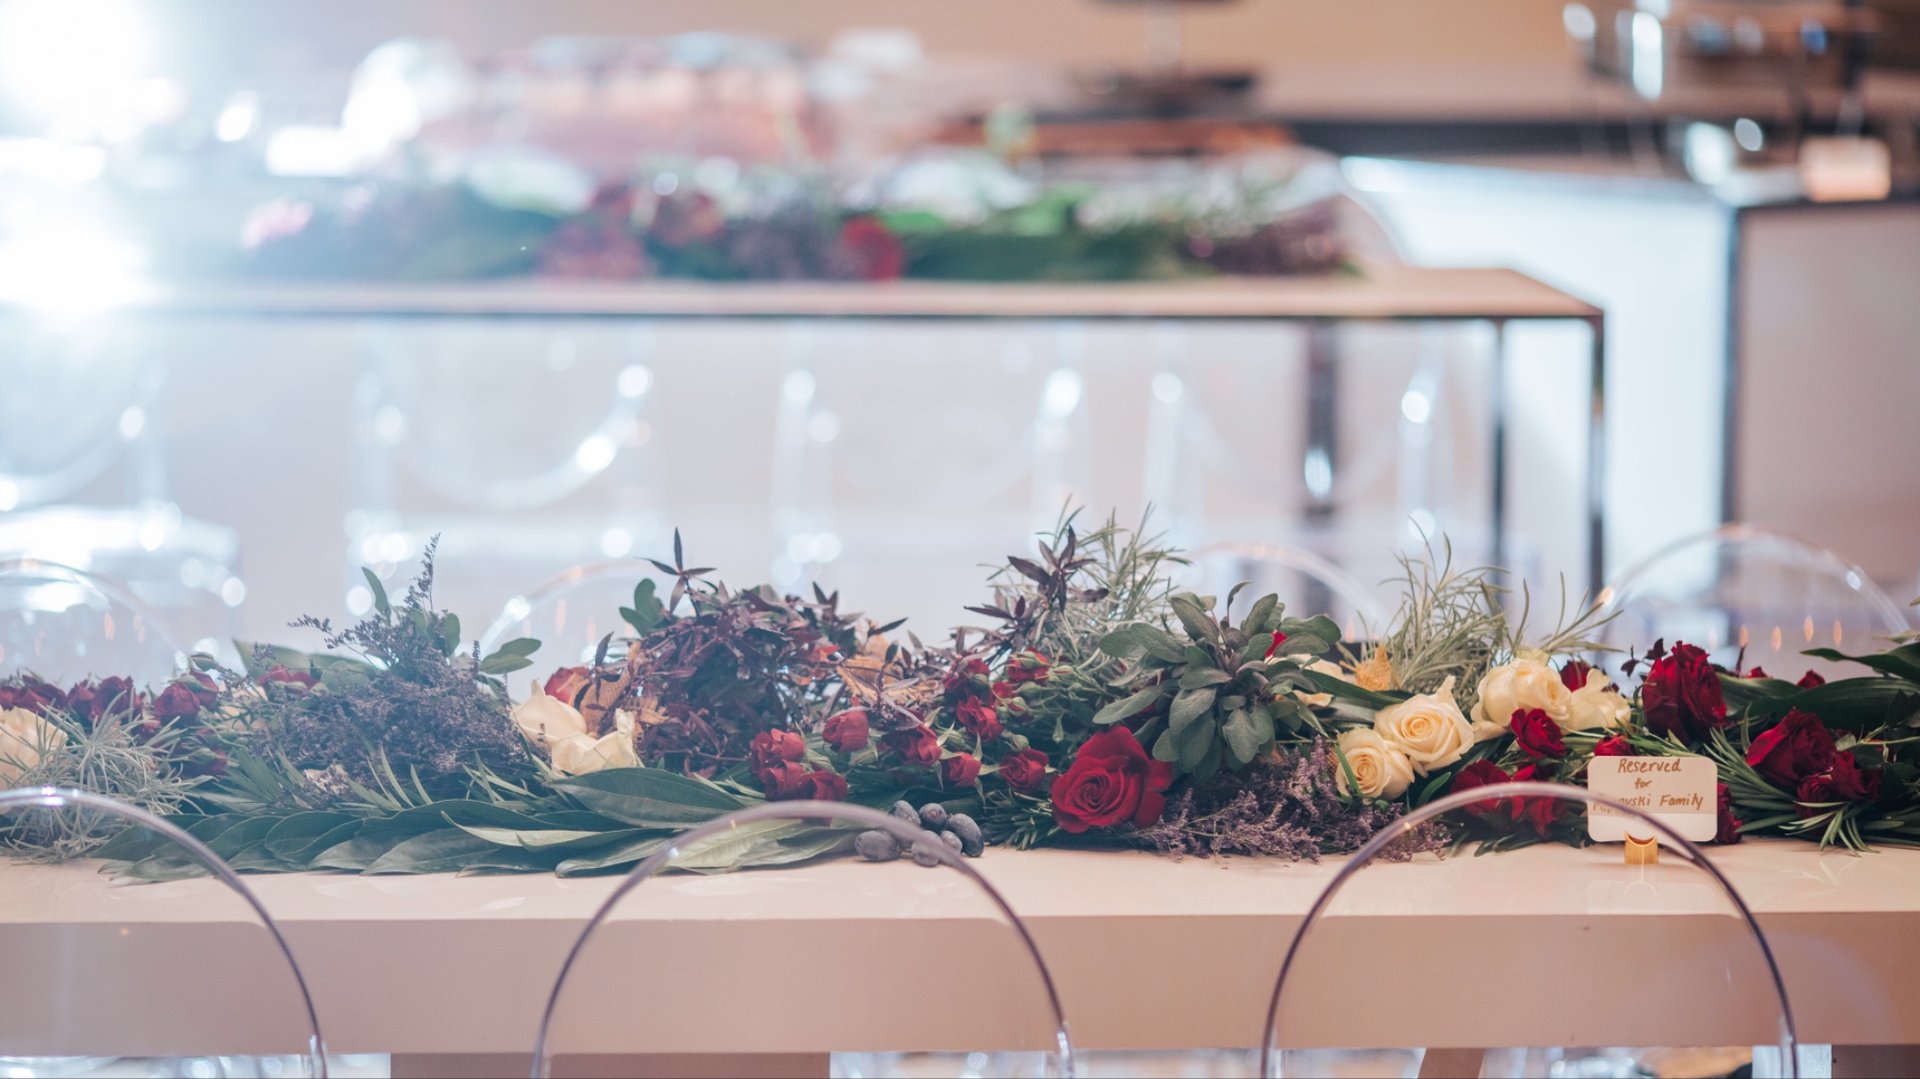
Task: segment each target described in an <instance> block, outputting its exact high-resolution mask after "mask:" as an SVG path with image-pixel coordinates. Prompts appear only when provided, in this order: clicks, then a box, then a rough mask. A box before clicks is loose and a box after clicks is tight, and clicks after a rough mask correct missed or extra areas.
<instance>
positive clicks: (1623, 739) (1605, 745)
mask: <svg viewBox="0 0 1920 1079" xmlns="http://www.w3.org/2000/svg"><path fill="white" fill-rule="evenodd" d="M1593 755H1594V756H1596V757H1633V756H1638V754H1636V753H1634V751H1633V743H1632V742H1629V741H1627V736H1626V735H1624V734H1615V735H1609V736H1608V737H1606V738H1602V739H1600V740H1599V741H1598V742H1595V743H1594V744H1593Z"/></svg>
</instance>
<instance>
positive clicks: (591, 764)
mask: <svg viewBox="0 0 1920 1079" xmlns="http://www.w3.org/2000/svg"><path fill="white" fill-rule="evenodd" d="M639 763H640V755H639V754H638V753H636V752H634V749H633V716H632V715H630V714H629V713H627V712H624V711H621V712H615V713H614V714H613V733H612V734H609V735H605V736H603V737H600V738H595V737H593V736H592V735H590V734H576V735H573V736H571V737H569V738H563V739H561V740H560V741H558V742H555V743H554V744H553V767H554V770H555V771H558V772H562V773H564V774H566V775H570V776H577V775H584V774H586V773H588V772H597V771H599V770H600V769H602V768H633V767H636V766H638V765H639Z"/></svg>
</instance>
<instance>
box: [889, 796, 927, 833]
mask: <svg viewBox="0 0 1920 1079" xmlns="http://www.w3.org/2000/svg"><path fill="white" fill-rule="evenodd" d="M887 812H888V814H890V815H892V816H895V817H899V818H900V821H901V823H903V824H911V825H913V826H914V827H915V828H918V827H920V814H918V813H915V812H914V811H913V805H912V804H911V803H908V802H904V801H902V802H895V803H893V808H891V809H889V810H887Z"/></svg>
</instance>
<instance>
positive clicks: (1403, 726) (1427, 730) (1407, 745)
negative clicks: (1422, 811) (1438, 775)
mask: <svg viewBox="0 0 1920 1079" xmlns="http://www.w3.org/2000/svg"><path fill="white" fill-rule="evenodd" d="M1373 729H1374V731H1375V732H1377V733H1378V734H1379V735H1380V737H1382V738H1385V739H1386V740H1387V741H1389V742H1391V743H1393V744H1394V745H1395V746H1396V747H1398V748H1399V749H1400V751H1401V752H1403V753H1405V754H1406V755H1407V759H1408V760H1409V761H1412V762H1413V769H1414V771H1416V772H1419V773H1420V774H1421V775H1426V774H1427V773H1428V772H1431V771H1432V770H1434V769H1435V768H1445V767H1446V766H1447V765H1449V764H1452V763H1453V762H1454V761H1457V760H1459V759H1460V757H1461V756H1462V755H1463V754H1465V753H1466V751H1467V748H1468V747H1469V746H1471V745H1473V727H1472V725H1470V724H1469V723H1468V722H1467V717H1466V716H1464V715H1461V714H1460V706H1459V705H1457V704H1455V703H1454V702H1453V679H1452V678H1451V677H1449V678H1448V679H1447V680H1446V681H1445V682H1444V683H1442V684H1441V686H1440V688H1439V689H1437V690H1435V691H1433V692H1432V693H1422V694H1419V695H1417V696H1413V697H1409V698H1407V699H1406V700H1404V701H1401V702H1400V703H1399V704H1396V705H1392V706H1391V707H1388V708H1382V709H1381V710H1380V712H1379V714H1377V715H1375V716H1374V717H1373Z"/></svg>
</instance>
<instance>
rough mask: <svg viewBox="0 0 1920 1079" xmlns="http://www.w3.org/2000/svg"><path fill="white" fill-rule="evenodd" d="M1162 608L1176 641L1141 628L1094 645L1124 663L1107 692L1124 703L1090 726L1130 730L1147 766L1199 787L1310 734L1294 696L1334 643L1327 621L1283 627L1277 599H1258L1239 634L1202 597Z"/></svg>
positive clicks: (1121, 630)
mask: <svg viewBox="0 0 1920 1079" xmlns="http://www.w3.org/2000/svg"><path fill="white" fill-rule="evenodd" d="M1235 591H1236V592H1237V591H1238V589H1236V590H1235ZM1232 603H1233V597H1232V596H1228V597H1227V607H1231V606H1232ZM1168 605H1169V608H1170V609H1171V611H1172V612H1173V615H1174V617H1175V619H1176V620H1177V621H1178V622H1179V625H1180V628H1181V631H1182V632H1183V633H1184V634H1185V639H1184V640H1183V639H1182V638H1181V637H1179V636H1176V635H1175V634H1174V633H1173V632H1171V631H1169V630H1166V629H1163V628H1161V627H1159V626H1154V625H1151V624H1148V623H1144V622H1135V623H1130V624H1128V625H1123V626H1120V627H1118V628H1117V629H1114V630H1113V631H1111V632H1110V633H1108V634H1107V635H1106V636H1105V638H1104V639H1102V641H1101V643H1100V648H1101V650H1102V651H1103V652H1105V653H1106V654H1108V655H1110V656H1113V657H1115V658H1116V659H1120V660H1124V661H1126V665H1125V667H1123V668H1122V670H1121V671H1120V673H1119V674H1118V675H1117V676H1116V677H1115V678H1114V679H1113V682H1112V685H1113V686H1114V688H1115V689H1116V690H1117V691H1119V692H1121V693H1123V694H1124V695H1123V696H1121V697H1120V698H1119V699H1117V700H1115V701H1114V702H1113V703H1111V704H1109V705H1107V706H1106V707H1105V708H1103V709H1101V710H1100V712H1099V713H1097V714H1096V715H1095V716H1094V719H1093V721H1094V723H1096V724H1100V725H1107V724H1113V723H1119V722H1134V723H1136V724H1137V730H1136V734H1137V735H1138V736H1139V737H1140V739H1141V741H1142V742H1143V743H1144V744H1150V745H1151V746H1152V751H1153V756H1154V758H1155V759H1157V760H1162V761H1167V762H1169V763H1172V764H1173V765H1174V766H1175V768H1176V770H1177V771H1178V772H1179V773H1181V774H1191V775H1193V776H1194V778H1195V780H1196V781H1197V782H1203V783H1204V782H1206V781H1207V780H1208V779H1210V778H1212V776H1213V775H1214V774H1215V773H1216V772H1218V771H1219V770H1220V769H1221V768H1223V767H1224V768H1226V769H1228V770H1230V771H1232V770H1238V769H1240V768H1242V767H1245V766H1246V765H1247V764H1248V763H1249V762H1251V761H1253V760H1254V759H1255V758H1256V757H1259V756H1260V755H1261V754H1263V753H1265V752H1267V751H1268V750H1270V749H1272V748H1273V746H1274V744H1275V741H1276V740H1277V738H1279V737H1280V736H1281V735H1282V734H1283V733H1284V734H1287V735H1298V734H1300V733H1302V732H1305V731H1308V730H1310V729H1311V728H1312V724H1313V717H1312V713H1311V712H1310V711H1309V710H1308V709H1307V708H1306V707H1305V706H1304V705H1302V704H1301V703H1300V701H1299V700H1298V699H1297V698H1296V697H1295V696H1294V691H1295V690H1296V689H1300V688H1305V689H1307V690H1309V691H1311V690H1312V683H1310V682H1309V681H1308V680H1307V679H1306V678H1305V677H1303V673H1302V672H1303V668H1304V666H1305V665H1306V664H1307V663H1309V662H1311V661H1312V660H1313V659H1314V658H1316V657H1318V656H1320V655H1322V654H1324V653H1326V652H1328V651H1331V650H1332V649H1333V648H1334V647H1335V645H1336V644H1338V643H1339V640H1340V631H1339V628H1338V627H1337V626H1335V625H1334V623H1333V621H1332V620H1331V619H1329V618H1327V617H1325V616H1324V615H1322V616H1316V617H1314V618H1311V619H1289V618H1287V617H1285V607H1284V606H1283V605H1282V604H1281V603H1280V599H1279V597H1278V596H1263V597H1261V598H1260V599H1259V600H1258V601H1257V602H1255V603H1254V604H1253V606H1252V608H1251V609H1250V610H1249V611H1248V612H1247V617H1246V618H1245V619H1244V620H1242V622H1241V623H1240V624H1239V625H1238V626H1236V625H1233V624H1232V623H1231V622H1230V621H1229V620H1228V619H1227V618H1226V617H1225V616H1224V615H1221V616H1219V617H1216V616H1215V614H1214V613H1213V607H1214V603H1213V600H1212V598H1211V597H1205V596H1197V595H1193V594H1191V593H1182V594H1180V595H1175V596H1173V597H1171V598H1170V599H1169V600H1168Z"/></svg>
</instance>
